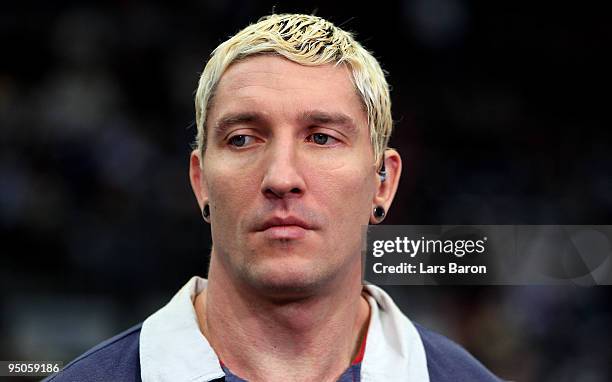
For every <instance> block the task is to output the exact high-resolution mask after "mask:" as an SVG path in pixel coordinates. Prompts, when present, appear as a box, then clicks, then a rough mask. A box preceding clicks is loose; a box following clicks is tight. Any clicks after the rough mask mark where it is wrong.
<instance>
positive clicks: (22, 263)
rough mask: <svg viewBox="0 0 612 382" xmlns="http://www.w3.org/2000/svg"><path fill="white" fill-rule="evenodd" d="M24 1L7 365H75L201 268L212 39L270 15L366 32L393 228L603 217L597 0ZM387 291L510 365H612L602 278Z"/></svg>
mask: <svg viewBox="0 0 612 382" xmlns="http://www.w3.org/2000/svg"><path fill="white" fill-rule="evenodd" d="M16 4H17V3H13V4H11V5H4V7H3V10H2V12H1V13H0V41H1V43H2V44H1V52H2V53H1V57H2V59H1V60H0V128H1V134H0V240H1V246H0V287H1V289H0V290H1V295H0V360H59V361H64V362H65V363H66V362H68V361H69V360H71V359H72V358H74V357H76V356H77V355H79V354H80V353H82V352H83V351H85V350H87V349H88V348H90V347H92V346H93V345H95V344H96V343H98V342H100V341H101V340H103V339H105V338H107V337H110V336H112V335H114V334H116V333H118V332H119V331H122V330H124V329H126V328H128V327H130V326H132V325H134V324H136V323H138V322H140V321H142V320H143V319H144V318H146V317H147V316H148V315H150V314H151V313H153V312H154V311H156V310H157V309H159V308H160V307H161V306H163V305H164V304H165V303H166V302H167V301H168V300H169V299H170V298H171V296H172V295H173V294H174V293H175V292H176V291H177V290H178V289H179V288H180V287H181V286H182V285H183V284H184V283H185V282H186V281H187V280H188V279H189V277H190V276H192V275H194V274H199V275H202V276H205V275H206V269H207V265H208V259H207V258H208V251H209V249H210V233H209V228H208V226H207V225H205V224H204V223H203V221H202V219H201V217H200V214H199V211H198V208H197V205H196V202H195V199H194V197H193V196H192V193H191V190H190V186H189V181H188V156H189V152H190V144H191V142H192V140H193V137H194V134H195V128H194V126H193V122H194V111H193V95H194V91H195V89H196V86H197V80H198V75H199V73H200V72H201V71H202V69H203V67H204V64H205V62H206V60H207V57H208V55H209V54H210V52H211V50H212V49H213V48H214V47H215V46H216V45H218V44H219V43H220V42H222V41H223V40H225V39H226V38H228V37H229V36H230V35H232V34H234V33H235V32H237V31H238V30H239V29H241V28H242V27H244V26H246V25H247V24H248V23H251V22H255V21H256V20H257V19H258V18H259V17H260V16H262V15H265V14H269V13H271V12H272V10H275V11H276V12H304V13H313V12H315V13H316V14H317V15H319V16H322V17H325V18H328V19H330V20H331V21H333V22H334V23H336V24H337V25H341V26H342V27H343V28H345V29H347V30H350V31H353V32H355V33H356V36H357V39H358V40H359V41H361V42H362V43H363V44H364V45H365V46H366V47H367V48H368V49H370V50H371V51H373V52H374V53H375V56H376V57H377V58H379V60H380V62H381V63H382V65H383V67H384V68H385V69H386V70H387V71H388V72H389V82H390V83H391V84H392V86H393V89H392V97H393V104H394V106H393V108H394V118H395V120H396V121H397V124H396V130H395V133H394V135H393V138H392V141H391V145H392V146H393V147H396V148H398V149H399V151H400V152H401V154H402V156H403V159H404V173H403V177H402V182H401V185H400V189H399V194H398V196H397V198H396V201H395V203H394V206H393V208H392V209H391V211H390V213H389V215H388V218H387V220H386V223H387V224H612V192H611V191H612V172H611V169H612V155H611V150H612V139H611V138H612V133H611V132H610V127H611V124H610V98H611V97H610V87H609V86H608V85H609V83H608V80H609V78H608V77H609V74H610V67H611V66H610V62H609V61H608V62H607V61H606V60H608V58H607V57H606V55H605V52H606V51H609V50H610V47H611V43H612V38H611V37H612V33H611V28H610V21H609V14H608V13H607V12H605V11H604V10H603V9H597V8H593V5H588V4H586V3H577V2H571V3H567V4H565V5H564V3H559V2H557V3H554V4H552V5H544V4H542V5H539V6H535V5H534V4H532V3H526V4H523V5H519V4H517V3H516V2H485V1H481V2H468V1H462V0H398V1H391V2H385V3H382V2H376V3H375V4H373V3H364V4H359V3H357V2H355V3H352V4H350V5H342V4H339V3H338V4H335V5H330V4H327V2H318V3H317V2H306V1H295V2H292V3H291V5H290V6H289V5H287V4H280V3H278V2H277V3H274V2H263V1H259V2H258V1H245V0H242V1H241V0H238V1H231V2H222V1H219V2H216V1H212V0H208V1H197V2H189V3H181V4H175V5H162V4H159V3H145V2H140V1H130V0H124V1H108V2H105V3H103V4H102V3H83V2H47V3H43V4H37V5H33V4H30V5H28V4H26V3H19V4H22V5H16ZM385 289H387V290H388V291H389V292H390V293H391V294H392V295H393V296H394V297H395V298H396V299H397V302H398V303H399V305H400V306H401V307H402V308H403V310H404V312H406V314H407V315H408V316H409V317H411V318H412V319H414V320H415V321H417V322H420V323H421V324H423V325H425V326H427V327H430V328H433V329H435V330H437V331H440V332H442V333H444V334H445V335H447V336H449V337H451V338H452V339H454V340H455V341H457V342H459V343H461V344H462V345H463V346H465V347H466V348H467V349H468V350H469V351H470V352H472V353H473V354H474V355H476V356H477V357H478V358H479V359H480V360H482V362H483V363H484V364H485V365H486V366H488V367H489V368H490V369H491V370H493V371H494V372H495V373H497V374H498V375H499V376H500V377H503V378H505V379H511V380H517V381H588V382H591V381H609V380H611V379H612V336H611V335H610V331H611V330H610V329H611V328H610V324H611V322H612V302H611V301H612V299H611V298H610V291H611V289H610V287H595V288H577V287H576V288H572V287H541V286H535V287H499V286H498V287H468V286H461V287H431V286H430V287H414V286H403V287H400V286H397V287H386V288H385ZM19 380H21V381H25V380H28V379H26V378H21V379H19Z"/></svg>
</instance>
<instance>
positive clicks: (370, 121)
mask: <svg viewBox="0 0 612 382" xmlns="http://www.w3.org/2000/svg"><path fill="white" fill-rule="evenodd" d="M195 103H196V123H197V127H198V133H197V139H196V148H195V150H194V151H193V152H192V154H191V161H190V173H189V175H190V180H191V185H192V187H193V190H194V193H195V196H196V199H197V201H198V205H199V207H200V210H201V211H202V216H203V219H204V220H205V221H207V222H209V223H210V225H211V232H212V240H213V248H212V252H211V261H210V269H209V274H208V280H205V279H202V278H199V277H194V278H192V279H191V280H190V281H189V282H188V283H187V284H186V285H185V286H184V287H183V288H182V289H181V290H180V291H179V292H178V293H177V295H176V296H175V297H174V298H173V299H172V300H171V301H170V303H169V304H168V305H166V306H165V307H164V308H162V309H161V310H159V311H158V312H156V313H155V314H153V315H152V316H150V317H149V318H147V319H146V320H145V321H144V323H143V324H142V325H138V326H136V327H134V328H132V329H130V330H128V331H127V332H124V333H122V334H120V335H119V336H117V337H115V338H113V339H111V340H109V341H107V342H105V343H103V344H101V345H99V346H97V347H96V348H94V349H92V350H91V351H89V352H88V353H86V354H85V355H84V356H82V357H80V358H79V359H77V360H76V361H74V362H73V363H71V364H69V365H67V366H66V367H65V368H64V370H63V372H61V373H60V374H58V375H57V376H56V377H55V378H52V380H54V381H65V380H66V381H68V380H79V381H87V380H95V381H98V380H109V381H111V380H112V381H128V380H129V381H136V380H143V381H212V380H226V381H243V380H248V381H359V380H361V381H493V380H497V379H496V378H495V377H494V376H493V375H492V374H491V373H490V372H489V371H487V370H486V369H485V368H484V367H483V366H482V365H481V364H480V363H478V361H476V360H475V359H473V358H472V357H471V356H470V355H469V354H468V353H467V352H465V351H464V350H463V349H461V348H460V347H459V346H458V345H456V344H454V343H452V342H451V341H449V340H447V339H445V338H443V337H441V336H439V335H437V334H434V333H432V332H429V331H427V330H425V329H423V328H421V327H418V326H415V325H414V324H413V323H412V322H411V321H410V320H408V319H407V318H406V317H405V316H404V315H403V314H402V313H401V312H400V310H399V309H398V308H397V307H396V306H395V304H394V303H393V301H392V300H391V298H390V297H389V296H388V295H387V294H386V293H385V292H384V291H383V290H382V289H379V288H377V287H375V286H373V285H363V283H362V278H361V247H362V235H361V234H362V231H363V227H364V226H366V225H368V224H378V223H380V222H381V221H382V220H383V219H384V217H385V213H386V211H388V210H389V207H390V205H391V202H392V200H393V197H394V195H395V192H396V189H397V186H398V182H399V177H400V172H401V167H402V166H401V159H400V156H399V154H398V153H397V152H396V151H395V150H392V149H389V148H387V143H388V140H389V136H390V133H391V128H392V120H391V104H390V98H389V90H388V85H387V82H386V80H385V77H384V74H383V71H382V70H381V68H380V66H379V64H378V62H377V61H376V60H375V59H374V58H373V57H372V55H371V54H369V53H368V52H367V51H366V50H365V49H364V48H363V47H362V46H361V45H360V44H359V43H357V42H356V41H355V40H354V39H353V37H352V36H351V35H350V34H349V33H347V32H345V31H343V30H341V29H339V28H337V27H335V26H334V25H333V24H331V23H329V22H328V21H326V20H323V19H321V18H319V17H315V16H307V15H271V16H268V17H266V18H263V19H261V20H260V21H259V22H258V23H256V24H253V25H250V26H249V27H247V28H245V29H244V30H242V31H241V32H239V33H238V34H237V35H235V36H234V37H232V38H230V39H229V40H228V41H226V42H224V43H223V44H221V45H220V46H219V47H217V49H215V51H214V52H213V54H212V57H211V59H210V60H209V62H208V64H207V65H206V68H205V69H204V72H203V74H202V76H201V78H200V83H199V87H198V90H197V94H196V101H195Z"/></svg>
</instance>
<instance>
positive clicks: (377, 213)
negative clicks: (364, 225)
mask: <svg viewBox="0 0 612 382" xmlns="http://www.w3.org/2000/svg"><path fill="white" fill-rule="evenodd" d="M384 217H385V209H384V208H383V207H381V206H376V207H374V218H375V219H376V220H378V221H379V222H380V221H382V219H383V218H384Z"/></svg>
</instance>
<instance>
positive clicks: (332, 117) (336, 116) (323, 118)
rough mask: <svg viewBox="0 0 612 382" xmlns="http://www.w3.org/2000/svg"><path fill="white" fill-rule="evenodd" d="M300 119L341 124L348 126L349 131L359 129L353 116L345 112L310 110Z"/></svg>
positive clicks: (327, 123) (310, 121) (309, 121)
mask: <svg viewBox="0 0 612 382" xmlns="http://www.w3.org/2000/svg"><path fill="white" fill-rule="evenodd" d="M300 120H302V121H304V122H308V123H315V124H322V125H341V126H343V127H345V128H347V130H348V131H349V132H355V131H356V130H357V125H355V121H354V120H353V118H351V117H350V116H348V115H347V114H344V113H335V112H327V111H322V110H308V111H305V112H303V113H302V114H301V115H300Z"/></svg>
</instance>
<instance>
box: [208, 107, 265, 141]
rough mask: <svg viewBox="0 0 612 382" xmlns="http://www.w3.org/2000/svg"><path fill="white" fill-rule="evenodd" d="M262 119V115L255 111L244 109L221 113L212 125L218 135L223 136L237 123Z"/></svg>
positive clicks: (250, 122) (254, 121)
mask: <svg viewBox="0 0 612 382" xmlns="http://www.w3.org/2000/svg"><path fill="white" fill-rule="evenodd" d="M262 119H263V117H262V115H261V114H259V113H257V112H252V111H245V112H237V113H228V114H225V115H223V116H222V117H221V118H219V120H218V121H217V123H215V125H214V126H213V130H214V131H215V133H216V134H217V135H219V136H223V135H224V134H225V132H226V131H227V130H228V129H229V128H230V127H232V126H235V125H239V124H245V123H247V124H252V123H257V122H260V121H261V120H262Z"/></svg>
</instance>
